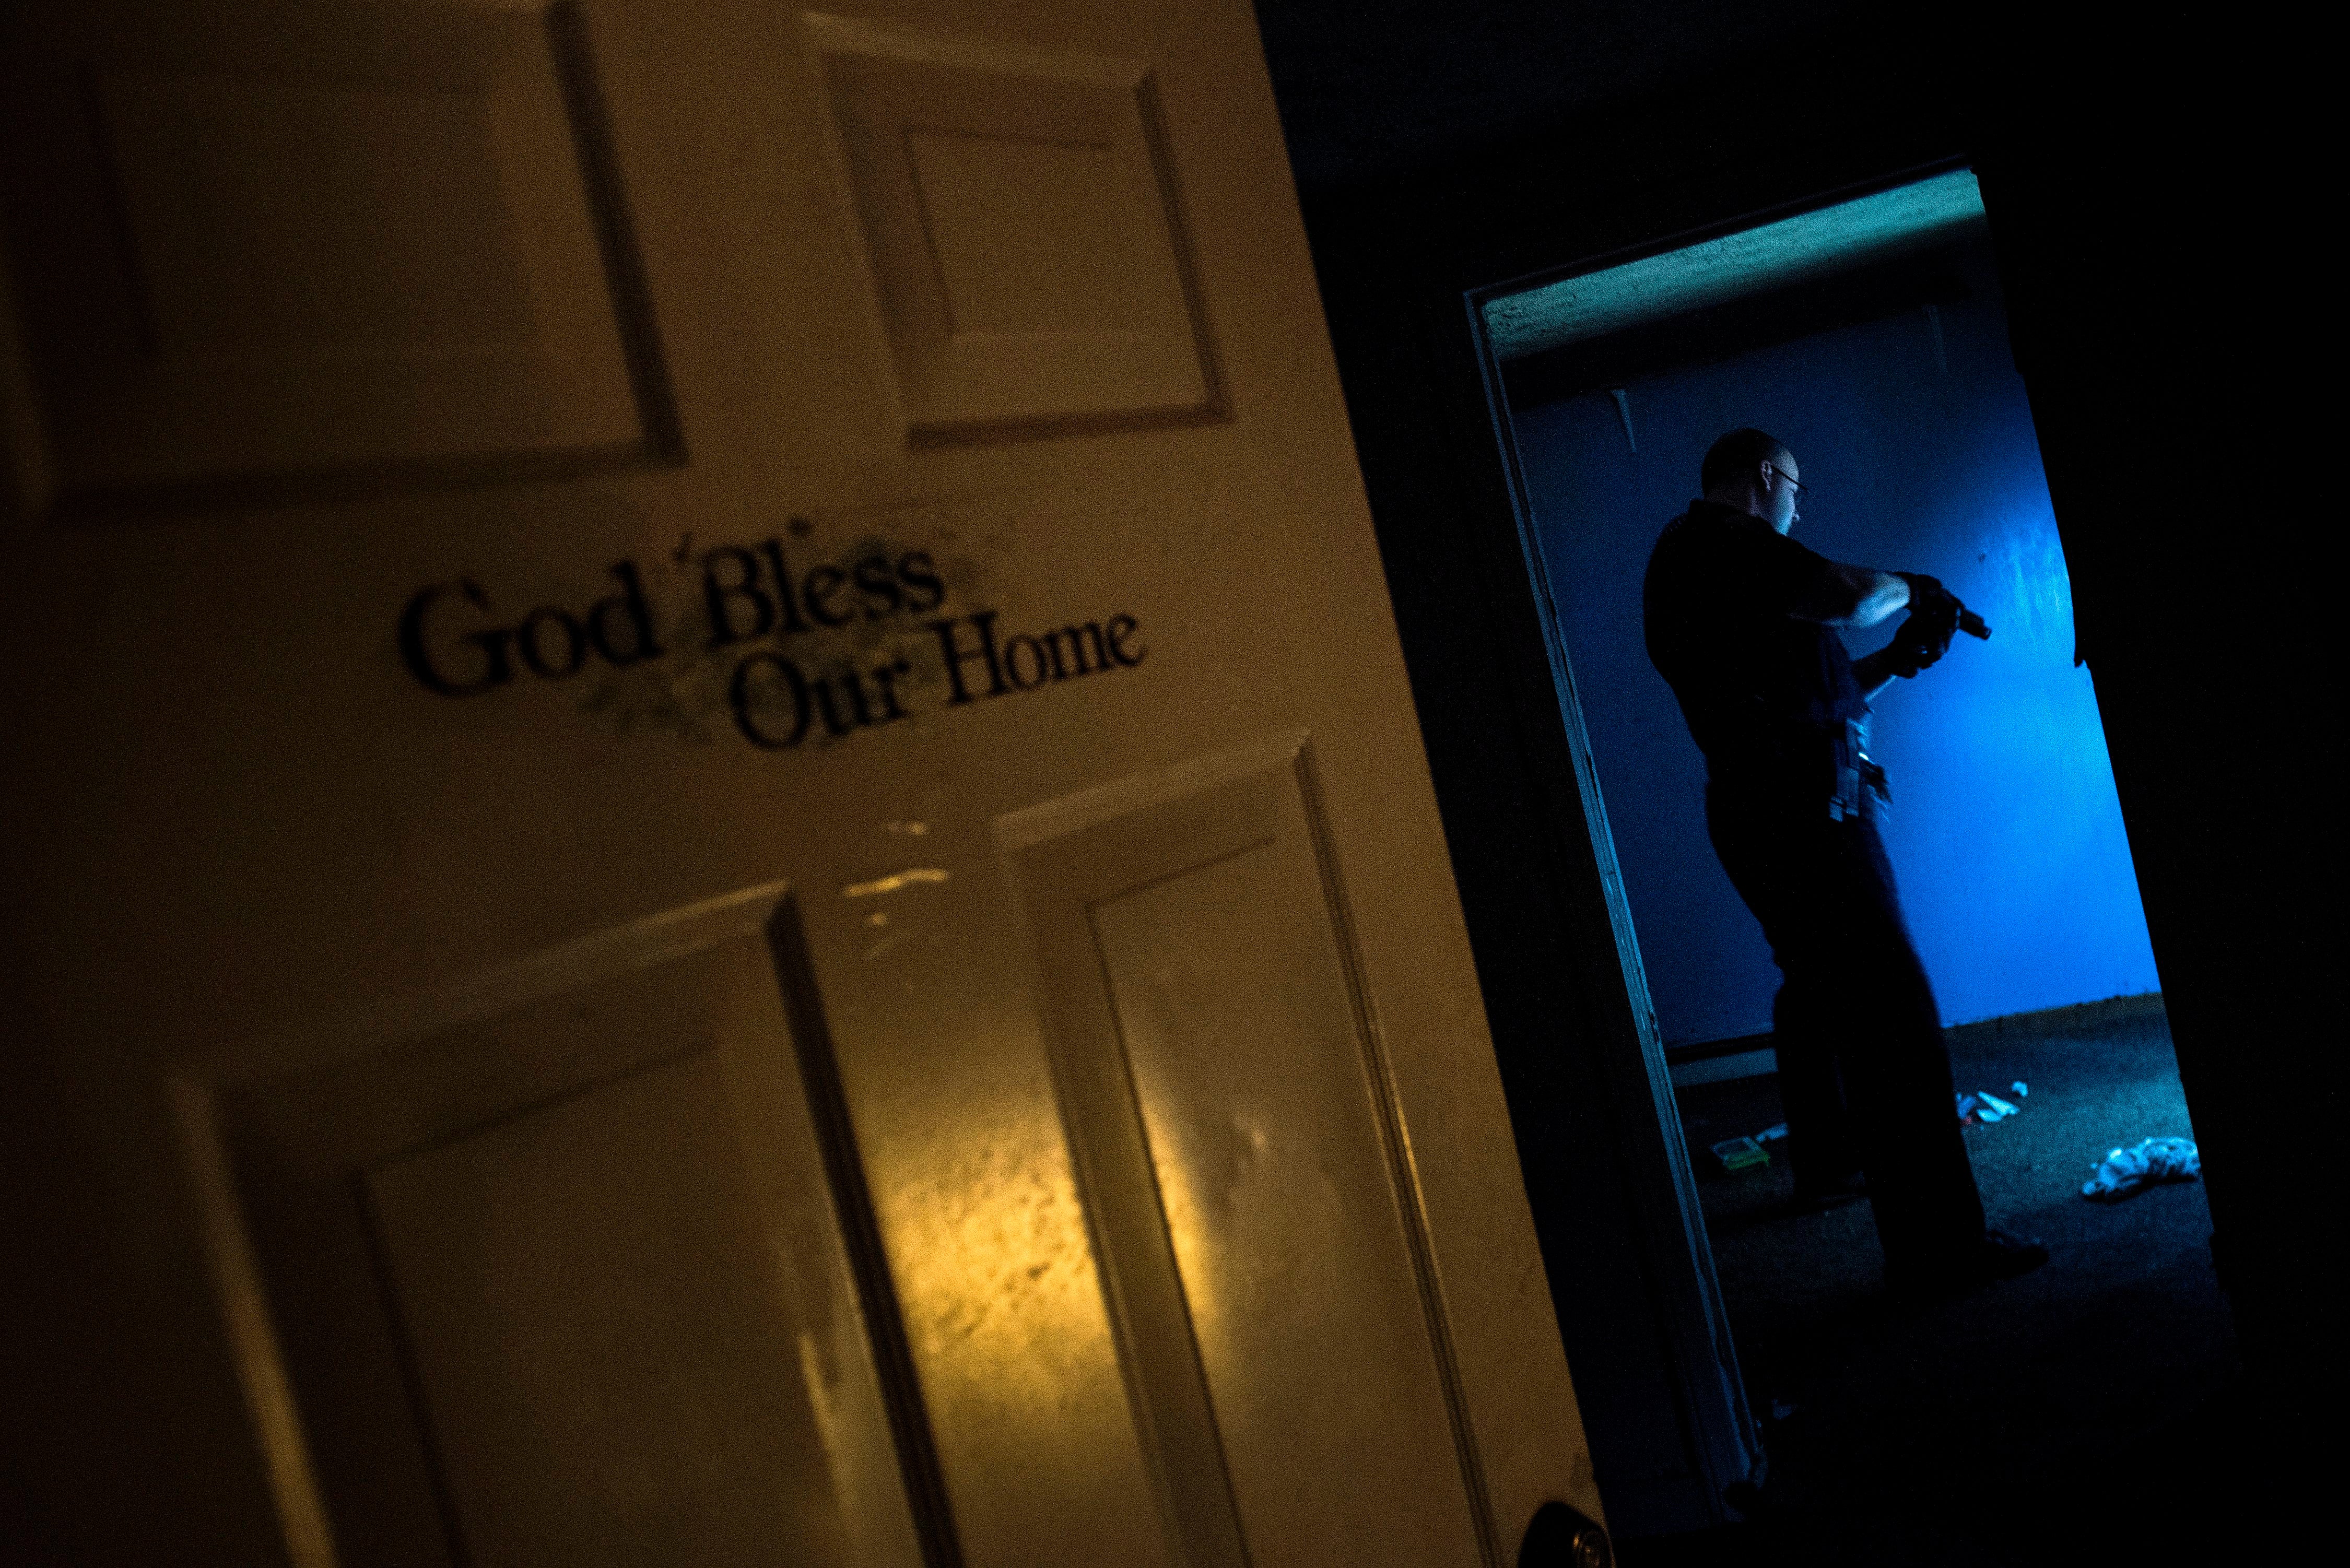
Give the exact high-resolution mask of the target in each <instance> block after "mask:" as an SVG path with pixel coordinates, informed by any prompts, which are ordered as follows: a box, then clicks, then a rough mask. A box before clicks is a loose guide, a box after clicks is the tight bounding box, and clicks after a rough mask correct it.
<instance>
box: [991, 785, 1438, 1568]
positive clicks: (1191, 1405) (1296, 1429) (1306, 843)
mask: <svg viewBox="0 0 2350 1568" xmlns="http://www.w3.org/2000/svg"><path fill="white" fill-rule="evenodd" d="M1308 755H1309V753H1308V752H1307V750H1306V747H1305V742H1302V741H1287V742H1276V743H1274V744H1273V745H1271V746H1260V747H1257V748H1254V749H1252V750H1247V751H1243V752H1239V753H1228V754H1226V755H1223V756H1221V757H1217V758H1211V759H1205V760H1203V761H1202V762H1201V763H1196V764H1193V765H1191V766H1189V767H1187V768H1184V769H1180V770H1178V771H1177V772H1175V773H1173V774H1170V775H1163V776H1161V777H1159V778H1152V779H1143V780H1134V781H1122V782H1121V783H1119V784H1113V785H1110V786H1107V787H1106V788H1105V789H1102V790H1098V791H1094V792H1090V793H1089V794H1086V795H1081V796H1078V797H1076V798H1075V799H1072V800H1070V801H1066V802H1056V803H1054V804H1051V805H1044V806H1038V807H1035V808H1032V809H1031V810H1028V811H1025V812H1022V813H1019V814H1016V815H1012V816H1008V817H1006V818H1004V819H1003V821H1002V822H1001V823H999V824H998V826H997V834H998V837H999V839H1001V840H1003V842H1004V843H1005V844H1006V846H1007V848H1008V851H1009V853H1010V856H1011V857H1012V859H1013V862H1014V867H1015V875H1016V876H1017V877H1018V879H1019V882H1020V886H1021V890H1022V895H1023V900H1024V904H1025V905H1026V908H1027V910H1028V916H1029V922H1030V927H1031V929H1032V931H1033V933H1034V939H1035V943H1036V949H1037V961H1038V965H1039V969H1040V972H1041V974H1042V976H1043V992H1044V996H1045V1014H1046V1018H1047V1021H1048V1022H1047V1029H1048V1031H1049V1033H1050V1034H1051V1035H1052V1037H1053V1040H1054V1048H1055V1068H1056V1075H1057V1076H1058V1079H1059V1081H1060V1083H1061V1085H1062V1096H1063V1105H1064V1114H1065V1115H1066V1117H1067V1120H1068V1124H1069V1129H1070V1134H1071V1137H1072V1141H1073V1143H1074V1144H1075V1146H1076V1151H1077V1156H1078V1162H1079V1165H1080V1168H1082V1169H1083V1170H1084V1171H1085V1173H1086V1180H1085V1189H1086V1194H1087V1208H1088V1210H1089V1211H1090V1212H1091V1213H1092V1214H1093V1215H1094V1217H1095V1219H1094V1226H1095V1234H1096V1240H1097V1244H1098V1245H1099V1246H1100V1247H1101V1249H1102V1251H1103V1252H1104V1254H1105V1257H1106V1259H1107V1272H1108V1273H1109V1275H1110V1277H1111V1279H1112V1281H1113V1288H1114V1292H1115V1294H1116V1296H1117V1298H1118V1300H1119V1301H1120V1303H1121V1304H1122V1305H1123V1307H1124V1309H1125V1310H1124V1312H1123V1314H1122V1321H1121V1324H1120V1327H1121V1339H1122V1341H1123V1343H1122V1345H1121V1347H1120V1348H1121V1350H1122V1352H1123V1353H1124V1355H1125V1356H1126V1359H1127V1360H1128V1364H1129V1366H1132V1367H1133V1368H1135V1376H1136V1382H1137V1386H1138V1397H1139V1402H1140V1403H1141V1404H1143V1405H1144V1407H1146V1409H1147V1410H1148V1411H1149V1428H1150V1429H1151V1430H1152V1431H1153V1433H1154V1434H1155V1435H1156V1436H1157V1438H1158V1448H1159V1459H1160V1466H1161V1470H1162V1474H1163V1475H1164V1476H1165V1477H1166V1478H1167V1491H1168V1493H1169V1495H1170V1497H1171V1498H1172V1499H1173V1500H1174V1507H1175V1508H1176V1510H1177V1511H1179V1512H1180V1513H1182V1514H1184V1515H1185V1516H1186V1517H1185V1518H1184V1520H1183V1532H1184V1533H1185V1534H1186V1535H1187V1537H1191V1538H1195V1539H1198V1540H1200V1541H1201V1542H1202V1544H1201V1546H1199V1547H1195V1548H1194V1560H1195V1561H1246V1560H1253V1561H1256V1562H1261V1563H1298V1564H1305V1563H1332V1564H1340V1563H1360V1562H1364V1561H1367V1560H1372V1559H1377V1558H1391V1559H1393V1560H1395V1561H1399V1562H1410V1563H1428V1564H1430V1565H1434V1564H1438V1563H1474V1562H1476V1561H1478V1560H1479V1556H1480V1553H1479V1552H1478V1550H1477V1548H1478V1543H1479V1540H1480V1537H1481V1534H1482V1531H1481V1529H1480V1522H1479V1521H1476V1520H1475V1519H1474V1518H1473V1517H1472V1513H1473V1510H1474V1504H1473V1503H1472V1501H1471V1497H1472V1492H1473V1491H1474V1490H1477V1489H1475V1488H1474V1486H1473V1482H1472V1480H1471V1477H1468V1476H1464V1475H1463V1461H1464V1460H1465V1461H1467V1464H1468V1466H1469V1467H1470V1468H1471V1476H1473V1464H1474V1459H1473V1454H1472V1453H1471V1450H1469V1449H1468V1448H1467V1447H1466V1445H1465V1444H1464V1445H1462V1446H1461V1447H1460V1448H1458V1449H1456V1447H1455V1433H1454V1429H1453V1423H1452V1415H1451V1404H1452V1402H1453V1400H1455V1399H1456V1398H1457V1397H1458V1391H1457V1389H1456V1388H1454V1387H1451V1386H1448V1375H1449V1374H1450V1373H1451V1366H1450V1360H1451V1356H1450V1345H1449V1344H1448V1343H1447V1337H1446V1335H1445V1333H1444V1329H1443V1325H1442V1324H1441V1321H1440V1319H1431V1317H1430V1315H1429V1314H1427V1312H1426V1311H1425V1310H1424V1303H1423V1296H1422V1291H1423V1288H1424V1284H1425V1283H1428V1282H1426V1281H1425V1279H1424V1273H1425V1269H1426V1262H1425V1238H1424V1237H1423V1236H1422V1235H1421V1234H1420V1233H1419V1228H1418V1224H1417V1216H1411V1217H1409V1218H1407V1211H1406V1210H1405V1209H1404V1208H1403V1207H1401V1206H1400V1204H1399V1178H1400V1177H1401V1176H1402V1174H1403V1173H1402V1171H1401V1169H1400V1168H1399V1163H1398V1160H1397V1158H1396V1156H1397V1152H1398V1151H1397V1150H1396V1149H1395V1147H1394V1145H1393V1142H1392V1120H1391V1117H1392V1106H1391V1104H1390V1102H1389V1100H1388V1085H1387V1075H1386V1074H1385V1072H1384V1071H1383V1068H1382V1064H1380V1062H1379V1061H1378V1055H1377V1053H1376V1049H1375V1046H1374V1042H1373V1039H1372V1037H1371V1035H1370V1034H1369V1033H1368V1029H1367V1025H1368V1023H1369V1019H1368V1013H1367V1005H1366V999H1365V998H1364V997H1363V995H1362V994H1361V992H1360V991H1359V989H1358V987H1357V972H1358V970H1357V965H1358V962H1359V959H1358V956H1357V954H1356V953H1355V952H1353V951H1352V950H1351V943H1350V942H1349V940H1348V939H1347V934H1346V932H1347V920H1346V919H1345V916H1344V900H1343V896H1342V895H1341V892H1340V890H1339V888H1338V886H1337V884H1336V868H1335V867H1332V866H1330V865H1329V864H1327V863H1326V860H1325V859H1324V857H1323V853H1322V843H1323V835H1324V834H1325V833H1326V824H1324V823H1322V822H1320V821H1317V820H1316V816H1315V808H1314V805H1313V799H1314V797H1313V794H1312V792H1311V773H1310V771H1309V767H1308ZM1154 1199H1155V1200H1154ZM1309 1237H1310V1238H1312V1239H1313V1244H1311V1245H1307V1246H1301V1245H1299V1244H1298V1243H1299V1241H1301V1239H1304V1238H1309ZM1440 1367H1441V1369H1440ZM1227 1487H1229V1495H1227V1490H1226V1489H1227ZM1235 1511H1236V1512H1237V1515H1238V1522H1237V1528H1236V1529H1235V1527H1234V1526H1233V1525H1231V1524H1227V1523H1225V1521H1224V1520H1225V1516H1226V1515H1228V1514H1230V1513H1232V1512H1235ZM1232 1534H1237V1535H1239V1536H1240V1537H1243V1538H1244V1539H1245V1542H1246V1543H1247V1544H1246V1556H1245V1557H1244V1556H1243V1554H1242V1552H1240V1550H1238V1549H1237V1548H1235V1547H1232V1546H1230V1545H1227V1544H1225V1542H1226V1541H1227V1539H1228V1538H1229V1536H1230V1535H1232ZM1211 1540H1212V1541H1213V1542H1215V1543H1216V1545H1215V1550H1216V1551H1217V1552H1219V1553H1221V1554H1220V1555H1217V1556H1213V1557H1211V1556H1210V1555H1209V1554H1208V1547H1207V1546H1206V1544H1205V1543H1206V1542H1209V1541H1211Z"/></svg>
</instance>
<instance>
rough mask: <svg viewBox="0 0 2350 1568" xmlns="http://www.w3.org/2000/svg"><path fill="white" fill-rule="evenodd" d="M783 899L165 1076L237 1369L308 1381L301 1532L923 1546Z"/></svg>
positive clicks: (298, 1392) (556, 954) (746, 1555)
mask: <svg viewBox="0 0 2350 1568" xmlns="http://www.w3.org/2000/svg"><path fill="white" fill-rule="evenodd" d="M782 896H783V895H782V889H780V888H770V889H759V890H754V891H753V892H751V893H749V894H746V895H740V896H735V897H732V898H725V899H723V900H720V901H718V902H717V903H715V904H714V905H712V906H710V907H707V908H703V909H693V910H687V911H681V912H679V913H677V914H675V915H671V916H668V917H663V918H660V919H653V920H649V921H645V922H642V923H640V924H639V925H637V926H634V927H632V928H629V929H623V930H619V931H614V932H608V933H602V934H599V935H598V936H596V937H592V938H589V939H587V940H584V941H582V942H578V943H574V944H570V945H568V946H567V947H565V948H563V949H560V950H554V951H550V952H547V953H542V954H537V955H534V956H533V957H532V958H530V959H528V960H525V961H523V962H522V963H519V964H516V965H513V966H509V967H506V968H504V969H501V970H498V971H491V972H489V973H486V974H483V975H477V976H467V977H464V978H463V980H462V981H460V982H459V983H458V984H456V985H454V986H452V987H445V988H442V989H441V990H439V991H436V992H428V993H425V994H423V995H421V996H417V997H412V998H406V999H400V1000H398V1001H396V1002H391V1003H389V1004H385V1005H380V1006H377V1007H374V1008H370V1009H368V1010H366V1011H364V1012H360V1013H359V1014H358V1015H356V1016H354V1017H353V1018H351V1019H349V1020H348V1021H347V1022H346V1023H343V1024H342V1025H341V1026H339V1027H334V1028H330V1029H328V1030H327V1031H325V1032H323V1033H317V1034H306V1035H305V1036H304V1037H302V1038H300V1039H296V1040H291V1041H288V1042H286V1044H281V1045H278V1046H276V1047H265V1048H263V1049H261V1050H259V1051H256V1052H255V1053H253V1054H251V1056H250V1059H248V1060H246V1061H243V1062H234V1061H232V1062H220V1063H214V1064H210V1065H209V1068H208V1070H206V1071H204V1072H203V1074H202V1075H195V1074H190V1075H183V1076H182V1078H181V1080H180V1083H179V1103H180V1106H181V1112H182V1123H183V1126H184V1127H185V1129H186V1133H187V1137H188V1140H189V1147H190V1152H191V1157H192V1160H193V1162H194V1167H195V1169H196V1170H197V1172H198V1173H199V1182H200V1185H201V1186H202V1187H203V1188H204V1189H206V1190H207V1195H208V1197H209V1199H210V1202H211V1209H212V1212H211V1214H210V1215H209V1220H210V1240H211V1243H212V1248H213V1261H214V1269H215V1272H216V1275H217V1277H218V1278H219V1279H220V1280H221V1281H222V1282H224V1285H225V1286H226V1287H227V1288H229V1289H230V1290H232V1291H234V1292H235V1293H237V1294H238V1295H239V1296H240V1297H242V1296H244V1294H245V1293H247V1292H250V1293H252V1294H253V1296H255V1297H258V1298H261V1299H263V1300H265V1302H266V1306H265V1308H263V1309H260V1310H258V1311H256V1312H255V1314H253V1315H252V1317H251V1318H250V1319H248V1320H247V1321H246V1322H245V1324H244V1325H243V1326H244V1343H243V1344H242V1345H240V1346H239V1349H240V1352H241V1355H242V1359H243V1362H244V1366H243V1367H242V1370H243V1373H244V1378H245V1381H246V1386H247V1388H248V1391H249V1397H251V1398H252V1399H253V1401H254V1403H255V1407H256V1408H257V1409H265V1408H266V1407H269V1406H270V1405H271V1404H272V1403H273V1402H275V1401H276V1400H279V1399H283V1400H285V1401H286V1402H287V1403H289V1404H290V1405H291V1406H292V1407H293V1408H294V1409H295V1410H296V1411H298V1413H299V1414H298V1428H299V1429H298V1430H297V1429H296V1425H297V1423H296V1421H287V1422H286V1423H285V1424H284V1426H283V1428H281V1429H280V1430H278V1431H277V1432H276V1433H275V1434H274V1436H275V1437H276V1439H277V1447H276V1451H275V1452H274V1453H273V1455H272V1459H273V1460H274V1461H275V1468H276V1483H277V1487H278V1490H279V1494H280V1501H281V1507H283V1508H284V1509H285V1511H286V1513H287V1514H288V1515H289V1517H299V1518H303V1519H306V1520H310V1519H324V1520H328V1521H331V1524H330V1528H328V1529H327V1530H324V1531H322V1532H320V1533H321V1534H322V1535H331V1537H332V1538H333V1542H332V1547H331V1550H330V1549H329V1547H328V1545H327V1544H326V1543H325V1542H312V1543H311V1544H310V1546H309V1548H308V1552H309V1554H310V1555H311V1556H312V1557H313V1559H314V1560H315V1561H317V1562H319V1563H325V1562H329V1561H332V1562H340V1563H350V1564H357V1563H421V1562H442V1561H447V1562H452V1563H479V1564H491V1563H517V1564H520V1563H579V1564H587V1563H658V1562H692V1563H711V1564H712V1565H716V1564H721V1563H754V1562H761V1563H764V1562H771V1561H773V1560H774V1558H775V1552H777V1551H778V1550H785V1551H786V1554H787V1555H788V1556H789V1557H790V1559H791V1560H792V1561H795V1562H806V1563H812V1564H814V1563H849V1562H896V1563H917V1562H920V1561H921V1553H920V1550H919V1549H918V1546H917V1542H916V1541H915V1532H914V1522H913V1516H912V1512H911V1511H910V1499H909V1489H908V1488H907V1487H906V1486H904V1485H903V1484H902V1480H903V1475H902V1472H901V1469H900V1464H899V1455H898V1454H897V1453H896V1452H895V1451H893V1449H892V1446H891V1437H890V1431H891V1421H890V1419H889V1417H890V1414H891V1413H890V1412H889V1411H887V1410H886V1409H885V1408H884V1398H883V1396H882V1392H881V1388H882V1382H881V1377H880V1373H879V1368H878V1367H877V1366H876V1365H875V1361H874V1358H873V1356H872V1355H871V1354H870V1352H869V1348H868V1346H869V1343H870V1342H869V1338H868V1333H867V1329H866V1326H865V1322H864V1313H863V1311H862V1310H861V1308H860V1303H859V1302H858V1297H857V1293H856V1290H855V1285H854V1279H853V1272H854V1271H853V1270H852V1268H851V1265H850V1260H849V1255H848V1251H847V1248H846V1246H845V1245H844V1241H843V1237H842V1234H841V1228H840V1226H839V1225H838V1223H837V1220H836V1216H835V1213H834V1208H835V1202H834V1199H833V1197H832V1196H831V1194H830V1193H829V1191H828V1189H827V1178H826V1166H825V1161H824V1159H823V1158H822V1152H821V1150H820V1148H819V1147H818V1145H819V1134H818V1127H819V1124H820V1122H821V1121H822V1120H823V1119H824V1118H823V1117H822V1116H821V1115H820V1114H818V1113H816V1112H815V1111H812V1109H811V1107H810V1106H809V1104H808V1103H807V1096H806V1092H805V1090H804V1088H803V1085H802V1082H801V1075H800V1074H799V1072H798V1071H797V1070H795V1065H794V1063H795V1056H797V1057H798V1058H800V1059H806V1057H807V1056H808V1055H809V1054H810V1053H811V1052H821V1051H823V1050H825V1049H826V1048H827V1045H826V1043H825V1042H823V1041H822V1040H820V1039H818V1040H806V1039H802V1040H799V1041H795V1040H794V1039H793V1038H792V1037H791V1032H790V1031H789V1030H788V1029H787V1028H786V1026H785V1015H784V1003H783V997H782V992H781V991H780V989H779V983H778V978H777V975H776V973H775V964H776V961H777V958H778V957H779V956H780V957H781V958H782V959H783V960H784V961H786V962H788V961H790V960H791V959H792V958H793V957H794V956H795V955H793V954H792V953H791V952H790V950H789V948H788V945H781V946H779V945H778V944H777V943H775V941H773V940H771V937H773V936H780V937H782V938H783V939H784V942H785V944H787V943H788V939H789V933H790V931H791V926H790V924H789V922H788V921H781V922H779V921H776V920H775V915H776V909H777V905H778V903H779V900H780V898H782ZM771 926H773V928H774V929H773V930H772V931H771ZM795 1047H796V1050H795ZM814 1076H816V1083H817V1085H818V1092H819V1093H821V1086H822V1083H823V1076H822V1075H820V1074H819V1075H814ZM847 1196H848V1197H850V1198H851V1199H852V1200H853V1194H852V1195H847ZM849 1219H850V1222H851V1225H852V1226H854V1225H855V1224H856V1223H857V1219H858V1217H857V1216H855V1215H851V1216H849ZM899 1397H900V1399H901V1401H903V1402H910V1391H901V1392H900V1395H899ZM905 1414H907V1415H910V1416H911V1417H912V1418H913V1419H914V1421H915V1422H916V1423H917V1426H918V1427H919V1422H920V1412H919V1409H918V1408H916V1409H912V1410H910V1411H908V1412H906V1413H905ZM926 1441H927V1434H926V1433H922V1432H920V1431H919V1430H917V1432H916V1433H915V1434H914V1435H913V1442H914V1445H915V1446H916V1447H917V1448H918V1449H919V1445H920V1444H921V1443H923V1442H926ZM908 1457H909V1458H910V1459H912V1461H913V1463H914V1465H915V1466H916V1467H917V1469H918V1470H919V1466H920V1463H921V1462H922V1461H921V1459H920V1454H919V1452H917V1453H916V1454H913V1455H910V1456H908ZM916 1494H917V1495H919V1489H916ZM927 1522H929V1523H930V1524H931V1527H932V1530H933V1532H934V1533H937V1532H938V1531H939V1529H940V1527H941V1524H942V1522H943V1521H938V1520H931V1521H927Z"/></svg>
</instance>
